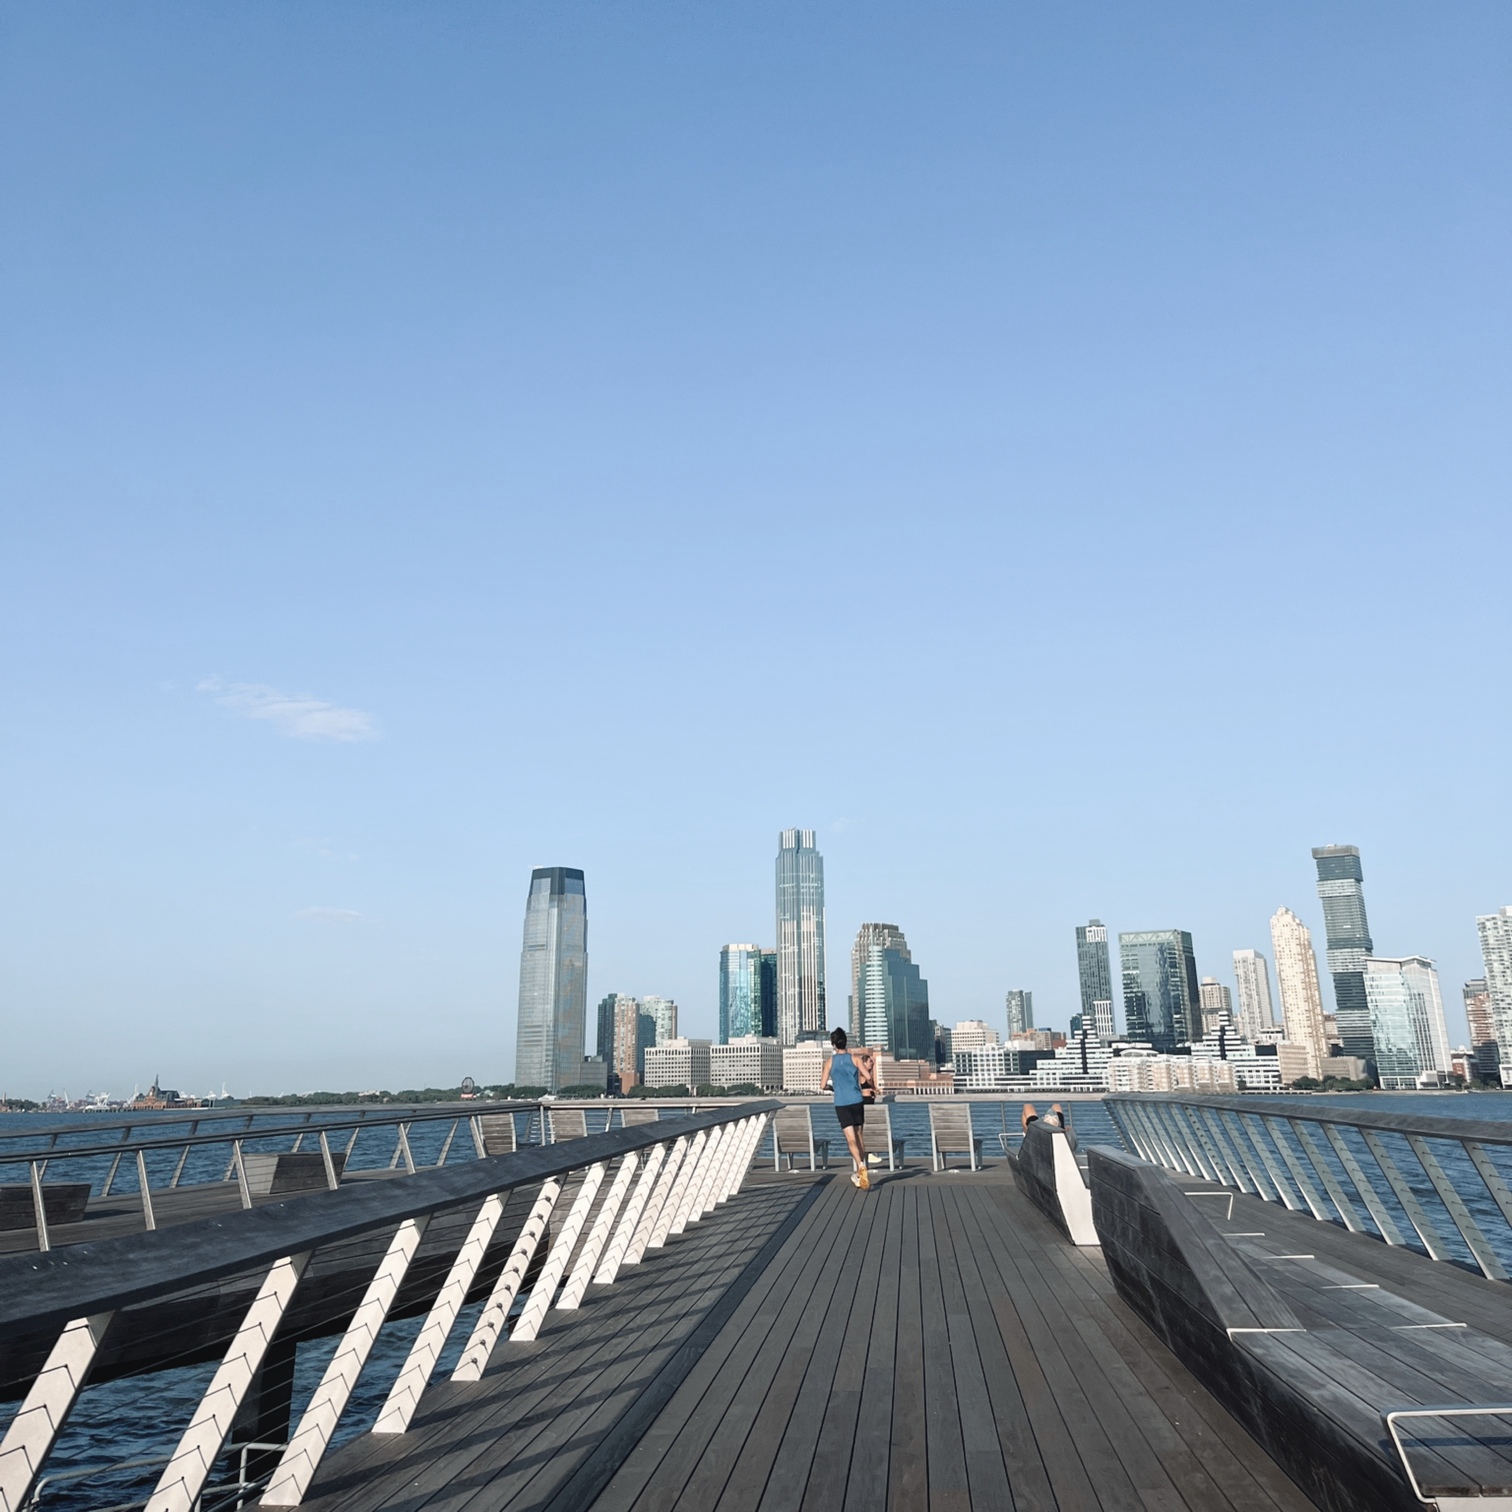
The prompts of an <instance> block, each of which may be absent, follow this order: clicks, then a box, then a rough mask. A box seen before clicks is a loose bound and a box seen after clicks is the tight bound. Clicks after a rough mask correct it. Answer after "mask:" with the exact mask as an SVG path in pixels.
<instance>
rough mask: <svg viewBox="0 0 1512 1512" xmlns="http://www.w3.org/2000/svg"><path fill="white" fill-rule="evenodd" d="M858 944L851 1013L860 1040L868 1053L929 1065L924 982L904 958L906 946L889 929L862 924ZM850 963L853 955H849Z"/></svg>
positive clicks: (894, 929) (930, 1038) (930, 1043)
mask: <svg viewBox="0 0 1512 1512" xmlns="http://www.w3.org/2000/svg"><path fill="white" fill-rule="evenodd" d="M863 943H864V944H865V947H866V954H865V957H864V959H862V960H860V962H859V965H860V968H861V969H860V976H859V978H858V979H857V985H858V988H859V993H858V997H857V1001H856V1005H855V1007H854V1009H853V1014H854V1016H855V1018H856V1019H857V1020H858V1021H859V1023H860V1029H861V1040H862V1042H863V1043H864V1044H866V1045H869V1046H871V1048H872V1049H874V1050H890V1051H891V1052H892V1054H893V1056H894V1057H895V1058H896V1059H898V1060H929V1061H933V1060H934V1040H935V1034H934V1025H933V1023H932V1022H931V1021H930V1017H929V983H928V982H927V981H925V979H924V978H923V976H922V975H920V973H919V968H918V967H917V966H916V965H915V964H914V961H913V957H912V956H911V955H910V954H909V950H908V942H907V940H905V939H904V938H903V933H902V931H901V930H900V929H898V927H897V926H896V925H895V924H863V925H862V926H861V928H860V930H859V931H858V932H857V935H856V951H857V952H859V951H860V949H861V947H862V945H863ZM853 959H854V952H853Z"/></svg>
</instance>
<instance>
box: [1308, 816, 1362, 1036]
mask: <svg viewBox="0 0 1512 1512" xmlns="http://www.w3.org/2000/svg"><path fill="white" fill-rule="evenodd" d="M1313 860H1314V861H1315V862H1317V865H1318V897H1319V899H1320V900H1321V901H1322V904H1323V927H1324V931H1325V933H1326V935H1327V938H1328V973H1329V975H1330V976H1331V977H1332V978H1333V989H1334V1016H1335V1018H1336V1020H1337V1022H1338V1025H1339V1039H1340V1042H1341V1043H1342V1044H1343V1046H1344V1053H1345V1055H1359V1056H1363V1057H1364V1058H1365V1059H1366V1060H1367V1061H1373V1060H1374V1059H1375V1045H1374V1043H1373V1042H1372V1039H1371V1032H1370V1004H1369V1003H1368V1002H1367V1001H1366V998H1365V958H1366V956H1368V955H1369V954H1370V953H1371V951H1372V950H1374V949H1375V944H1374V942H1373V941H1372V940H1371V938H1370V925H1369V923H1367V922H1366V918H1365V889H1364V886H1363V883H1364V873H1363V872H1362V871H1361V870H1360V848H1359V847H1358V846H1357V845H1315V846H1314V847H1313Z"/></svg>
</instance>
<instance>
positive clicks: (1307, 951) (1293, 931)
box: [1270, 908, 1328, 1076]
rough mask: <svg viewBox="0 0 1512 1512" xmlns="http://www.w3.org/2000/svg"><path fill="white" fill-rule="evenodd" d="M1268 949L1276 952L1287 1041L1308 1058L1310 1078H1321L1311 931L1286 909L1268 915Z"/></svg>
mask: <svg viewBox="0 0 1512 1512" xmlns="http://www.w3.org/2000/svg"><path fill="white" fill-rule="evenodd" d="M1270 930H1271V946H1272V948H1273V949H1274V950H1275V953H1276V985H1277V986H1278V987H1279V988H1280V989H1281V1018H1282V1022H1283V1023H1284V1024H1285V1025H1286V1038H1287V1039H1288V1040H1289V1041H1290V1042H1291V1043H1292V1044H1294V1045H1301V1046H1302V1048H1303V1049H1304V1050H1305V1051H1306V1052H1307V1054H1308V1055H1309V1056H1310V1057H1311V1069H1310V1070H1309V1071H1308V1073H1307V1074H1308V1075H1309V1076H1322V1075H1323V1062H1324V1061H1326V1060H1327V1059H1328V1035H1327V1033H1326V1032H1325V1031H1324V1028H1323V994H1322V991H1321V989H1320V988H1319V986H1318V958H1317V956H1316V955H1315V954H1314V952H1313V944H1312V931H1311V930H1310V929H1309V928H1308V927H1307V925H1305V924H1304V923H1303V922H1302V921H1301V919H1299V918H1298V917H1297V916H1296V914H1294V913H1293V912H1292V911H1291V909H1289V908H1278V909H1277V910H1276V911H1275V913H1273V914H1272V915H1271V921H1270Z"/></svg>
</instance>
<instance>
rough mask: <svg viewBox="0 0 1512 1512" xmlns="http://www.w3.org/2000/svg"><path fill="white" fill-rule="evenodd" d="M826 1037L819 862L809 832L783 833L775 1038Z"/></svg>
mask: <svg viewBox="0 0 1512 1512" xmlns="http://www.w3.org/2000/svg"><path fill="white" fill-rule="evenodd" d="M826 1032H827V1020H826V1018H825V1002H824V857H823V856H821V855H820V854H819V852H818V850H816V849H815V847H814V832H813V830H806V829H787V830H783V832H782V837H781V840H780V841H779V849H778V851H777V1037H778V1038H779V1039H780V1040H781V1041H782V1043H783V1044H784V1045H796V1044H797V1043H798V1040H799V1038H800V1036H804V1035H808V1036H817V1037H820V1038H822V1037H823V1036H824V1035H825V1034H826Z"/></svg>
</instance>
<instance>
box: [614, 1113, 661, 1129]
mask: <svg viewBox="0 0 1512 1512" xmlns="http://www.w3.org/2000/svg"><path fill="white" fill-rule="evenodd" d="M619 1116H620V1128H622V1129H628V1128H630V1127H631V1125H633V1124H648V1123H655V1122H656V1121H657V1120H658V1119H659V1118H660V1117H661V1114H660V1113H658V1112H657V1111H656V1109H655V1108H621V1109H620V1110H619Z"/></svg>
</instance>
